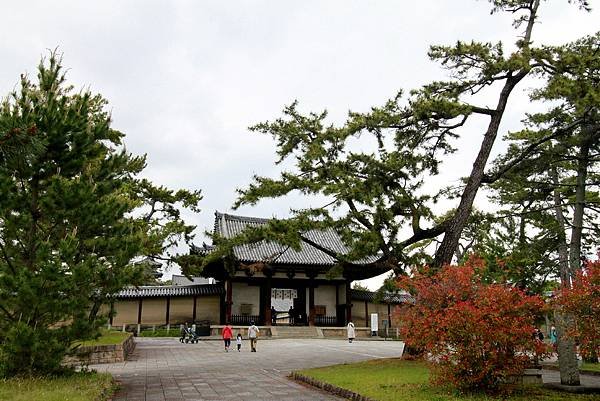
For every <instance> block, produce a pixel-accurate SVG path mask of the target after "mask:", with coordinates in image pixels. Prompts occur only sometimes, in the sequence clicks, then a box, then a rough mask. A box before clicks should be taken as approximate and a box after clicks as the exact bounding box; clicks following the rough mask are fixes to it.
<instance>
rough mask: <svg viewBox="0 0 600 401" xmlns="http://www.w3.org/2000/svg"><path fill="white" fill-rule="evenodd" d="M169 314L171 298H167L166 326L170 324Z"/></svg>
mask: <svg viewBox="0 0 600 401" xmlns="http://www.w3.org/2000/svg"><path fill="white" fill-rule="evenodd" d="M169 312H171V297H167V311H166V313H165V324H166V325H168V324H169Z"/></svg>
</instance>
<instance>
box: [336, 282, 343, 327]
mask: <svg viewBox="0 0 600 401" xmlns="http://www.w3.org/2000/svg"><path fill="white" fill-rule="evenodd" d="M339 292H340V285H339V284H338V283H335V325H336V326H339V325H340V320H342V319H341V316H339V312H338V311H339V309H340V308H339V304H340V294H339Z"/></svg>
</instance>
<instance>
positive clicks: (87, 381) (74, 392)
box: [0, 372, 116, 401]
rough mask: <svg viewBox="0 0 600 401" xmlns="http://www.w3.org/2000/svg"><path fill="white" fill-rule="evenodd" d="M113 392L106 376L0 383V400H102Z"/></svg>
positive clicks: (111, 380)
mask: <svg viewBox="0 0 600 401" xmlns="http://www.w3.org/2000/svg"><path fill="white" fill-rule="evenodd" d="M115 390H116V385H115V382H114V381H113V379H112V377H111V375H109V374H108V373H90V372H86V373H76V374H73V375H70V376H66V377H56V378H32V379H8V380H0V400H1V401H32V400H35V401H104V400H108V399H109V398H110V396H111V394H112V393H113V392H114V391H115Z"/></svg>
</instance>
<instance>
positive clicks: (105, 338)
mask: <svg viewBox="0 0 600 401" xmlns="http://www.w3.org/2000/svg"><path fill="white" fill-rule="evenodd" d="M129 335H130V334H129V333H123V332H121V331H112V330H110V331H109V330H103V331H102V335H101V336H100V337H98V338H97V339H95V340H86V341H77V342H76V343H74V344H73V345H82V346H95V345H114V344H121V343H122V342H123V341H125V340H126V339H127V337H129Z"/></svg>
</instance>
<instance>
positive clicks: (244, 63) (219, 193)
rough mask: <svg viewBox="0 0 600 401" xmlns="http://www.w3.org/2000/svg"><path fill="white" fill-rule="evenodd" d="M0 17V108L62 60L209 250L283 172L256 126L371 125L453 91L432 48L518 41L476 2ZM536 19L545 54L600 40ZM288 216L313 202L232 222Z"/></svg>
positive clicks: (450, 167) (469, 152) (129, 9)
mask: <svg viewBox="0 0 600 401" xmlns="http://www.w3.org/2000/svg"><path fill="white" fill-rule="evenodd" d="M592 5H593V6H594V5H595V3H594V2H592ZM0 11H1V13H0V51H1V53H0V55H1V60H2V62H1V63H0V94H2V96H4V95H6V94H7V93H8V92H9V91H11V90H12V89H14V88H15V87H16V83H17V82H18V78H19V74H21V73H23V72H28V73H30V74H31V75H33V74H35V68H36V65H37V63H38V62H39V59H40V57H41V56H44V55H47V54H48V51H47V49H54V48H58V49H59V50H60V52H62V53H64V59H63V63H64V66H65V67H67V68H69V73H68V79H69V81H70V82H71V83H73V84H74V85H75V86H76V87H82V86H89V87H90V88H91V90H92V91H93V92H99V93H101V94H102V95H103V96H104V97H105V98H107V99H108V101H109V102H110V108H111V110H112V115H113V120H114V124H113V126H114V127H115V128H117V129H119V130H121V131H122V132H124V133H125V134H126V144H127V148H128V150H129V151H131V152H133V153H135V154H144V153H146V154H147V155H148V168H147V170H146V172H145V175H146V176H147V177H149V178H150V179H152V180H153V181H154V182H155V183H157V184H163V185H166V186H168V187H170V188H188V189H201V190H202V191H203V195H204V200H203V201H202V203H201V206H202V209H203V212H202V213H200V214H198V215H193V214H186V216H188V219H189V221H190V222H192V223H194V224H196V225H197V226H198V232H199V236H198V240H199V242H202V240H203V236H202V232H203V231H204V230H205V229H209V228H211V227H212V224H213V219H214V215H213V214H214V211H215V210H219V211H222V212H228V211H230V207H231V205H232V203H233V201H234V200H235V189H236V188H237V187H242V186H244V185H246V184H247V183H249V182H250V178H251V176H252V174H254V173H257V174H260V175H275V174H276V172H277V170H276V168H275V166H274V164H273V161H274V159H275V157H274V146H273V142H272V140H271V139H270V138H269V137H266V136H262V135H259V134H252V133H249V132H248V129H247V127H248V126H250V125H253V124H255V123H257V122H261V121H265V120H270V119H274V118H276V117H279V116H280V115H281V109H282V107H283V106H284V105H286V104H289V103H291V102H292V101H293V100H294V99H297V100H299V102H300V106H301V107H300V108H301V110H304V111H309V110H310V111H320V110H322V109H324V108H326V109H328V110H329V112H330V115H331V117H332V121H342V120H343V119H344V117H345V116H346V113H347V111H348V110H349V109H351V110H354V111H367V110H368V109H369V107H370V106H374V105H381V104H383V103H384V102H385V101H386V100H387V99H389V98H391V97H393V96H394V95H395V93H396V92H397V91H398V90H399V89H401V88H403V89H410V88H416V87H418V86H420V85H422V84H423V83H426V82H428V81H430V80H432V79H439V78H443V76H444V75H443V71H442V70H441V69H440V68H439V67H438V66H437V65H436V64H434V63H432V62H430V61H429V60H428V59H427V56H426V53H427V50H428V46H429V45H430V44H452V43H453V42H455V41H456V40H459V39H461V40H471V39H477V40H482V41H498V40H502V41H504V42H505V43H506V44H507V46H508V48H509V49H510V46H511V44H512V43H513V42H514V40H515V35H516V34H517V32H515V31H514V30H513V28H512V27H511V19H510V17H509V16H506V15H501V14H495V15H490V12H489V11H490V6H489V3H488V2H487V1H475V0H460V1H458V0H455V1H449V0H421V1H410V2H408V1H392V0H389V1H350V0H339V1H326V0H315V1H308V0H303V1H283V0H272V1H258V0H257V1H222V0H221V1H149V0H144V1H126V0H119V1H117V0H114V1H109V0H103V1H95V2H92V1H75V0H73V1H60V0H57V1H47V0H45V1H27V0H21V1H5V2H3V4H2V6H0ZM540 14H541V23H539V24H538V25H537V26H536V28H535V31H534V35H533V37H534V41H535V42H537V43H547V44H560V43H565V42H568V41H571V40H574V39H577V38H578V37H581V36H583V35H587V34H592V33H594V32H595V31H596V30H598V29H600V24H599V23H598V22H599V21H600V18H599V16H600V13H599V12H598V11H597V10H594V11H593V12H592V13H584V12H582V11H580V10H578V9H577V7H575V6H573V5H569V4H568V2H567V0H562V1H560V0H553V1H552V2H543V3H542V6H541V10H540ZM531 85H533V83H529V84H527V83H526V84H525V85H522V86H521V87H520V90H519V91H517V93H516V94H515V95H516V98H515V100H516V101H515V102H514V104H512V105H511V107H510V108H509V110H508V113H507V119H506V121H505V123H504V124H503V126H502V128H501V132H502V133H505V132H506V131H507V130H510V129H517V128H518V127H519V121H520V119H521V118H522V116H523V112H524V111H525V110H527V107H528V101H527V98H526V96H525V95H524V94H523V92H522V91H523V90H525V89H526V88H527V87H530V86H531ZM490 105H491V104H490ZM483 123H485V121H483V120H482V121H481V122H480V123H476V124H472V125H470V126H469V129H468V130H467V132H466V134H465V136H464V137H463V138H462V139H461V141H460V142H459V143H458V145H459V146H460V148H461V150H460V152H458V153H457V154H456V155H455V156H454V157H453V158H451V159H449V160H448V162H447V163H446V166H445V167H444V168H443V173H442V175H441V176H440V177H437V178H436V180H434V181H433V182H435V183H438V182H439V183H440V185H442V183H443V184H444V185H445V184H448V183H452V182H458V179H459V178H460V177H461V176H464V175H466V174H467V173H468V171H469V169H470V166H471V163H472V161H473V159H474V154H475V152H476V151H477V149H478V144H479V141H480V138H481V127H482V126H483ZM501 149H502V144H498V146H497V147H496V149H495V151H496V153H497V152H498V151H499V150H501ZM481 201H483V200H481ZM290 206H295V207H302V206H307V200H306V199H302V198H301V197H291V198H288V199H284V200H278V201H268V202H263V203H261V204H259V205H257V206H255V207H246V208H242V209H240V210H238V211H236V212H234V213H238V214H242V215H252V216H258V217H271V216H277V217H286V216H287V215H288V210H289V208H290ZM171 273H172V272H171ZM379 282H380V280H374V281H373V280H372V281H370V282H369V283H368V285H370V286H371V287H373V288H376V287H377V285H378V283H379Z"/></svg>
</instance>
